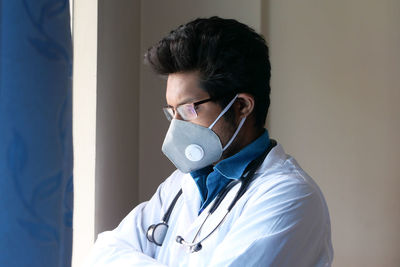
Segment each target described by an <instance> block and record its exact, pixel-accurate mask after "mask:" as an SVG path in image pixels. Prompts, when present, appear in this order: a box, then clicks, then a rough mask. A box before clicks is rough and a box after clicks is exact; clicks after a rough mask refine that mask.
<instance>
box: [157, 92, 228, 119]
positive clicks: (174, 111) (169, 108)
mask: <svg viewBox="0 0 400 267" xmlns="http://www.w3.org/2000/svg"><path fill="white" fill-rule="evenodd" d="M227 96H228V95H223V96H217V97H210V98H207V99H204V100H200V101H196V102H193V103H185V104H181V105H179V106H177V107H176V108H174V107H172V106H168V105H167V106H164V107H163V111H164V114H165V116H166V117H167V120H168V121H171V120H172V119H173V118H174V116H175V114H176V112H178V114H179V116H180V117H181V118H182V119H183V120H184V121H189V120H193V119H195V118H197V116H198V114H197V111H196V107H197V106H198V105H201V104H204V103H207V102H210V101H216V100H218V99H221V98H223V97H227ZM185 105H190V106H191V107H192V112H193V113H194V114H196V116H195V117H193V118H187V119H185V118H184V116H182V114H181V113H180V112H179V110H178V108H179V107H182V106H185ZM169 110H171V111H172V112H173V114H172V113H171V112H169Z"/></svg>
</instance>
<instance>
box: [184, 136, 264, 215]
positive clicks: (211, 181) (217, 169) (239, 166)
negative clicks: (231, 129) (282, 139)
mask: <svg viewBox="0 0 400 267" xmlns="http://www.w3.org/2000/svg"><path fill="white" fill-rule="evenodd" d="M268 145H269V135H268V131H267V129H265V131H264V133H263V134H262V135H261V136H260V137H258V138H257V139H256V140H254V141H253V142H252V143H250V144H249V145H247V146H246V147H244V148H243V149H242V150H240V151H239V152H238V153H236V154H235V155H233V156H231V157H229V158H226V159H224V160H221V161H220V162H218V164H216V165H215V166H212V165H210V166H207V167H204V168H202V169H200V170H197V171H193V172H191V173H190V175H191V176H192V177H193V179H194V181H195V182H196V184H197V187H198V189H199V192H200V196H201V206H200V211H199V214H200V213H201V212H202V211H203V210H204V209H205V208H206V207H207V206H208V204H210V203H211V202H212V201H213V199H214V198H215V197H216V196H217V195H218V193H219V192H220V191H221V190H222V189H223V188H224V187H225V186H226V185H227V184H228V183H229V182H230V181H231V180H232V179H240V177H241V176H242V174H243V172H244V170H245V169H246V167H247V165H249V163H250V162H251V161H253V160H254V159H256V158H257V157H259V156H261V155H262V153H263V152H265V150H267V148H268Z"/></svg>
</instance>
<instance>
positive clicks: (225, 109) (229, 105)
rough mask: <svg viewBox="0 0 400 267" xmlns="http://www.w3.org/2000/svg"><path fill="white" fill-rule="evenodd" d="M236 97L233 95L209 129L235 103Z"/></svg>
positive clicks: (210, 127)
mask: <svg viewBox="0 0 400 267" xmlns="http://www.w3.org/2000/svg"><path fill="white" fill-rule="evenodd" d="M237 97H238V95H235V97H234V98H233V99H232V100H231V102H229V104H228V105H227V106H226V107H225V108H224V109H223V110H222V111H221V113H220V114H219V115H218V117H217V118H216V119H215V121H214V122H213V123H212V124H211V125H210V126H209V127H208V128H209V129H212V127H214V125H215V124H216V123H217V121H218V120H219V119H220V118H221V117H222V116H223V115H224V114H225V113H226V112H227V111H228V109H229V108H230V107H231V106H232V105H233V103H234V102H235V100H236V98H237Z"/></svg>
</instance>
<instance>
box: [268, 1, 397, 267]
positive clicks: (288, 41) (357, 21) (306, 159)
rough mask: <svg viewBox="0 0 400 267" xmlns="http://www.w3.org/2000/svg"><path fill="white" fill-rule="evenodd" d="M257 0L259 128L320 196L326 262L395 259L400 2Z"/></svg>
mask: <svg viewBox="0 0 400 267" xmlns="http://www.w3.org/2000/svg"><path fill="white" fill-rule="evenodd" d="M264 4H265V5H264V6H263V10H264V15H265V19H264V20H263V30H264V31H265V32H266V33H267V34H268V36H267V37H268V40H269V44H270V50H271V62H272V105H271V111H270V120H269V122H270V125H269V128H270V129H271V135H272V136H273V137H276V138H277V139H278V140H279V141H280V142H281V143H283V145H284V147H285V148H286V150H287V151H288V152H289V153H290V154H292V155H294V156H295V157H296V158H297V159H298V161H299V162H300V164H301V165H302V166H303V167H304V169H305V170H306V171H308V172H309V173H310V174H311V175H312V176H313V177H314V178H315V180H316V181H317V182H318V184H319V185H320V186H321V188H322V190H323V192H324V194H325V197H326V199H327V201H328V206H329V209H330V213H331V220H332V232H333V242H334V249H335V258H334V266H364V267H366V266H371V267H372V266H392V267H395V266H400V253H399V252H400V231H399V226H400V207H399V204H400V164H399V163H398V161H399V160H400V141H399V137H400V105H399V101H400V50H399V49H400V30H399V29H400V2H399V1H396V0H381V1H364V0H345V1H344V0H342V1H318V0H308V1H266V2H264Z"/></svg>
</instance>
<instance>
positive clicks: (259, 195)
mask: <svg viewBox="0 0 400 267" xmlns="http://www.w3.org/2000/svg"><path fill="white" fill-rule="evenodd" d="M248 191H249V192H248V193H249V195H248V201H247V202H248V204H251V203H259V202H265V205H261V206H259V208H263V207H265V208H270V207H271V206H274V205H275V204H276V205H277V206H275V207H278V206H279V207H283V206H286V207H289V206H290V207H292V208H293V207H298V211H301V212H305V211H310V212H312V213H313V214H316V213H318V214H320V215H321V219H323V218H324V219H325V220H329V215H328V210H327V206H326V202H325V199H324V196H323V194H322V192H321V190H320V188H319V187H318V185H317V184H316V183H315V182H314V180H313V179H312V178H311V177H310V176H309V175H308V174H307V173H306V172H305V171H304V170H303V169H302V168H301V167H300V165H299V164H298V163H297V161H296V160H295V159H294V158H293V157H292V156H290V155H288V154H286V153H285V151H284V150H283V147H282V145H280V144H278V145H277V146H275V147H274V148H273V149H272V150H271V152H270V153H269V154H268V156H267V157H266V159H265V160H264V162H263V164H262V165H261V167H260V168H259V170H258V171H257V172H256V177H255V180H254V181H253V182H252V185H251V186H250V188H249V190H248ZM283 203H286V205H283ZM292 208H291V209H290V210H292V211H294V209H292Z"/></svg>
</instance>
